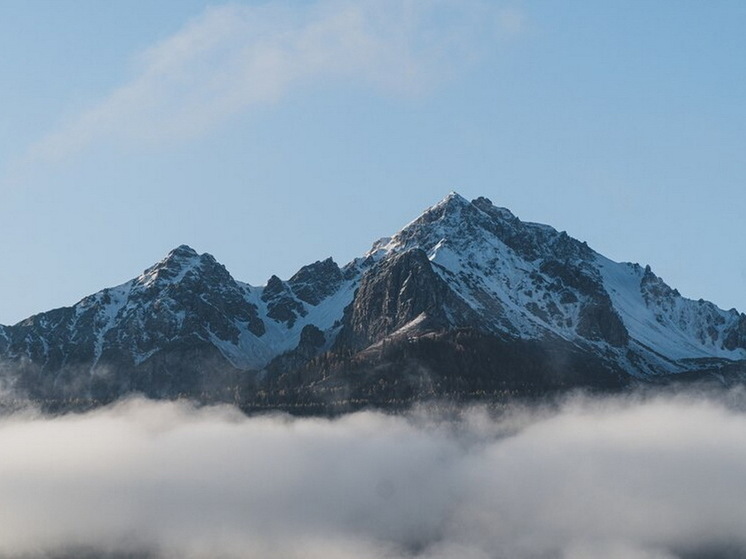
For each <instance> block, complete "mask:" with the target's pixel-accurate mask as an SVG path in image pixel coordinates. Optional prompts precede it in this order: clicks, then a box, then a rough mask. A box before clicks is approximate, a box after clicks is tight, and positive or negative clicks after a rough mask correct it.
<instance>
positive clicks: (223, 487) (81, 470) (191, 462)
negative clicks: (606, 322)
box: [0, 398, 746, 559]
mask: <svg viewBox="0 0 746 559" xmlns="http://www.w3.org/2000/svg"><path fill="white" fill-rule="evenodd" d="M0 449H2V460H0V495H2V499H0V556H3V557H64V556H76V557H81V556H86V555H85V554H86V553H90V556H92V557H93V556H96V557H100V556H111V557H120V556H129V557H139V556H142V557H167V558H171V557H195V558H196V557H225V558H255V557H256V558H260V557H261V558H270V559H271V558H275V557H276V558H300V557H303V558H319V559H321V558H324V559H329V558H342V557H358V558H371V559H372V558H392V559H393V558H405V557H421V558H427V559H444V558H450V557H463V558H467V559H471V558H473V559H482V558H488V557H490V558H492V557H510V558H519V559H520V558H537V557H540V558H543V557H547V558H555V557H557V558H565V559H585V558H596V557H605V558H612V559H613V558H620V559H621V558H624V559H630V558H632V559H636V558H641V559H642V558H646V559H648V558H673V557H681V558H685V559H692V558H695V557H703V558H704V557H709V558H712V557H736V556H738V557H741V556H743V553H744V551H746V515H744V514H743V510H744V503H746V484H744V483H743V475H744V474H743V472H744V465H746V416H744V414H743V413H742V412H739V411H732V410H731V409H730V408H728V407H726V406H724V405H722V404H720V403H718V402H716V401H713V400H711V399H709V400H705V401H702V400H700V401H697V400H695V399H689V398H678V399H651V400H647V401H628V400H625V401H603V402H598V401H592V400H585V401H574V402H569V403H567V404H565V405H563V406H562V407H561V408H560V409H554V410H551V411H550V410H528V409H516V410H512V411H509V412H507V413H505V414H503V415H501V416H500V418H499V419H496V418H493V417H491V416H490V415H489V414H487V413H486V412H485V411H484V410H482V409H478V408H475V409H471V410H468V411H466V412H464V413H463V414H462V415H461V416H460V417H459V418H457V419H455V420H454V419H452V420H445V419H443V418H442V417H440V418H439V417H436V416H435V415H432V414H428V413H424V412H421V413H414V414H411V415H409V416H406V417H404V416H387V415H384V414H380V413H372V412H363V413H356V414H353V415H349V416H345V417H342V418H339V419H336V420H328V419H292V418H289V417H285V416H266V417H253V418H246V417H244V416H242V415H240V414H239V413H238V412H236V411H235V410H232V409H230V408H223V407H218V408H202V409H194V408H192V407H190V406H188V405H186V404H179V403H154V402H148V401H142V400H132V401H128V402H125V403H122V404H119V405H116V406H114V407H111V408H107V409H103V410H99V411H96V412H93V413H88V414H83V415H68V416H64V417H57V418H45V417H41V416H29V415H25V416H22V415H16V416H11V417H7V418H4V419H3V420H2V421H1V422H0ZM66 554H67V555H66ZM107 554H108V555H107Z"/></svg>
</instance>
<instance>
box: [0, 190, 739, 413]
mask: <svg viewBox="0 0 746 559" xmlns="http://www.w3.org/2000/svg"><path fill="white" fill-rule="evenodd" d="M459 332H460V334H458V335H457V333H459ZM467 332H471V334H467ZM428 340H429V341H428ZM434 340H437V343H436V342H435V341H434ZM490 340H491V341H490ZM428 344H429V345H428ZM433 344H435V345H433ZM427 347H429V348H430V349H431V350H432V352H434V353H435V354H438V355H441V357H442V358H441V359H439V360H438V362H436V363H433V362H430V360H429V358H428V354H427V351H426V350H425V349H423V348H427ZM542 355H543V356H544V357H540V356H542ZM0 356H1V360H0V363H1V366H2V370H3V371H4V372H3V377H2V378H3V379H4V381H5V383H6V384H13V385H15V386H16V387H17V388H19V389H22V390H23V391H25V392H26V393H30V394H32V395H34V396H35V397H39V398H43V397H48V396H50V395H51V396H55V397H57V396H60V395H62V396H64V397H73V396H82V397H94V396H96V397H107V398H111V397H115V396H117V395H119V394H121V393H125V392H128V391H133V390H138V391H142V392H145V393H146V394H151V395H154V396H158V397H171V396H174V395H178V394H180V393H185V394H189V395H195V394H198V395H199V394H217V393H219V394H220V395H221V396H220V398H223V399H224V398H226V397H227V396H226V395H227V394H232V395H234V397H236V398H253V397H254V396H252V395H256V394H258V393H266V392H267V390H270V391H271V390H272V389H273V388H272V387H276V386H279V384H277V383H278V382H279V381H278V379H280V378H282V379H284V380H283V381H282V383H280V384H282V385H283V388H282V390H285V391H287V390H291V391H292V390H296V389H297V390H300V391H301V392H302V391H303V390H304V388H303V386H314V387H315V388H314V389H319V390H322V389H323V390H326V388H323V387H325V386H326V387H327V388H328V389H329V390H331V389H332V388H330V387H332V386H335V384H334V383H335V382H336V383H337V384H339V383H341V382H342V380H341V379H344V382H343V384H345V385H346V386H348V387H349V386H350V385H351V384H352V385H354V384H355V382H358V381H360V382H363V383H364V382H367V381H362V380H360V379H364V378H368V376H367V373H365V374H363V373H362V372H361V371H363V370H365V371H370V370H387V371H389V372H388V373H387V376H386V379H383V380H384V381H385V382H383V384H381V383H380V382H379V381H381V380H382V379H378V380H377V381H376V382H379V385H378V386H388V385H389V384H390V385H391V386H394V385H395V384H396V383H398V382H399V380H402V379H403V377H402V379H398V378H397V374H399V373H397V371H399V372H400V373H401V372H402V371H404V370H406V371H410V373H407V375H405V376H406V378H409V379H410V380H411V379H418V378H419V380H418V381H417V382H420V381H421V380H422V378H424V377H423V375H424V376H428V375H430V376H432V375H433V374H435V376H436V377H438V378H439V379H440V380H439V381H438V382H440V385H439V386H441V387H442V386H446V385H447V386H451V387H453V386H462V388H463V386H465V385H459V383H458V382H456V380H454V379H458V378H462V380H463V379H464V378H466V377H469V375H472V373H473V372H474V371H480V372H479V374H478V375H477V376H478V377H479V380H478V382H477V380H475V379H474V378H472V380H471V381H470V382H471V383H472V384H471V385H469V386H472V385H473V386H476V385H479V384H480V383H481V384H482V385H485V384H490V385H492V384H496V383H497V384H499V383H503V384H504V383H508V384H511V383H512V385H520V384H521V382H523V381H521V379H523V380H524V381H525V380H526V379H528V378H532V379H534V381H532V382H531V383H532V386H535V385H536V384H537V382H539V381H537V380H536V379H538V378H542V379H544V380H542V381H541V382H545V383H549V384H551V383H552V382H554V381H557V382H559V380H558V379H565V380H563V381H562V382H560V384H562V383H567V382H570V381H569V380H567V379H572V378H574V379H582V381H581V380H577V383H580V384H592V381H593V379H594V378H598V379H601V380H600V381H599V382H600V383H601V384H608V381H609V379H610V378H615V379H618V378H629V377H636V378H639V379H649V378H659V377H662V376H666V375H674V374H680V373H687V374H691V373H696V372H698V371H705V370H706V371H710V372H713V371H714V372H718V371H721V372H722V371H733V370H736V371H740V369H741V367H742V363H743V362H744V360H746V316H745V315H743V314H740V313H738V312H736V311H735V310H731V311H723V310H721V309H719V308H717V307H716V306H715V305H713V304H711V303H708V302H706V301H702V300H700V301H692V300H688V299H685V298H683V297H681V295H680V294H679V293H678V292H677V291H676V290H674V289H672V288H670V287H669V286H667V285H666V284H665V283H664V282H663V281H662V280H661V279H660V278H658V277H657V276H655V274H654V273H653V272H652V270H651V269H650V268H649V267H646V268H642V267H641V266H638V265H636V264H624V263H622V264H620V263H616V262H612V261H610V260H608V259H606V258H604V257H603V256H601V255H599V254H598V253H596V252H594V251H593V250H592V249H590V248H589V247H588V246H587V245H586V244H585V243H583V242H580V241H577V240H575V239H573V238H571V237H570V236H568V235H567V234H566V233H564V232H558V231H557V230H555V229H554V228H552V227H549V226H547V225H541V224H535V223H526V222H523V221H521V220H519V219H518V218H517V217H515V216H514V215H513V214H512V213H511V212H510V211H508V210H507V209H504V208H499V207H496V206H494V205H493V204H492V203H491V202H490V201H489V200H487V199H486V198H477V199H476V200H474V201H472V202H469V201H467V200H465V199H464V198H462V197H461V196H459V195H458V194H455V193H453V194H450V195H449V196H447V197H446V198H445V199H444V200H442V201H441V202H439V203H438V204H436V205H435V206H433V207H431V208H429V209H428V210H426V211H425V212H424V213H423V214H422V215H421V216H420V217H419V218H417V219H416V220H414V221H413V222H411V223H410V224H409V225H407V226H406V227H405V228H404V229H402V230H401V231H399V232H398V233H396V234H395V235H394V236H393V237H388V238H385V239H382V240H380V241H378V242H377V243H375V244H374V246H373V248H372V249H371V250H370V251H369V252H368V253H367V254H366V255H364V256H362V257H361V258H358V259H356V260H354V261H353V262H351V263H349V264H347V265H346V266H344V267H342V268H340V267H339V266H338V265H337V264H336V263H335V262H334V261H333V260H331V259H326V260H323V261H318V262H315V263H313V264H310V265H308V266H304V267H303V268H301V269H300V270H299V271H298V272H297V273H296V274H294V275H293V276H292V277H291V278H289V279H288V280H286V281H283V280H281V279H280V278H278V277H276V276H272V277H271V278H270V279H269V281H268V282H267V284H266V285H265V286H257V287H255V286H250V285H248V284H245V283H241V282H238V281H236V280H234V279H233V278H232V277H231V275H230V274H229V273H228V271H227V270H226V269H225V268H224V267H223V266H222V265H221V264H219V263H218V262H217V261H216V260H215V259H214V258H213V257H212V256H210V255H209V254H202V255H199V254H197V253H196V252H195V251H194V250H192V249H191V248H189V247H187V246H180V247H178V248H176V249H174V250H173V251H172V252H170V253H169V254H168V255H167V256H166V257H165V258H164V259H163V260H162V261H161V262H159V263H157V264H155V265H154V266H152V267H151V268H149V269H147V270H145V271H144V272H143V273H142V274H141V275H140V276H138V277H137V278H135V279H133V280H131V281H129V282H127V283H124V284H122V285H120V286H117V287H113V288H107V289H104V290H103V291H100V292H99V293H96V294H94V295H91V296H89V297H86V298H85V299H83V300H82V301H80V302H79V303H78V304H77V305H75V306H73V307H68V308H62V309H56V310H53V311H50V312H47V313H42V314H39V315H36V316H33V317H30V318H28V319H26V320H24V321H22V322H20V323H18V324H16V325H13V326H3V327H0ZM443 363H448V367H447V370H446V369H443V370H440V368H439V367H441V366H442V365H443ZM506 364H507V365H506ZM418 367H419V368H418ZM468 367H470V369H469V370H467V368H468ZM571 368H572V370H571ZM539 370H541V371H543V372H542V373H541V374H540V375H539V376H537V375H538V374H539V373H537V372H536V371H539ZM351 371H358V373H359V374H358V373H356V375H357V376H355V375H353V376H352V377H350V374H352V373H351ZM412 371H420V372H419V373H413V372H412ZM531 371H534V372H533V373H532V372H531ZM546 371H549V372H551V374H550V375H549V377H547V376H546V375H547V374H549V373H546ZM578 371H585V372H583V374H581V375H579V376H578V374H576V373H578ZM436 372H437V374H436ZM571 373H572V374H571ZM402 374H403V373H402ZM729 374H731V375H734V374H735V373H729ZM739 374H740V373H739ZM418 375H420V376H419V377H418ZM449 375H450V376H452V377H453V378H451V377H450V376H449ZM532 375H533V376H532ZM542 375H543V376H542ZM594 375H595V376H594ZM472 376H473V375H472ZM736 376H737V375H736ZM355 378H357V379H358V381H355V380H354V379H355ZM470 378H471V377H470ZM288 379H295V380H293V381H292V382H290V381H288ZM552 379H554V381H553V380H552ZM369 380H370V379H369ZM371 382H372V381H371ZM402 382H403V380H402ZM412 382H413V383H414V384H412V386H415V385H416V384H417V383H416V382H415V381H412ZM475 382H476V383H477V384H476V385H474V383H475ZM293 383H295V384H293ZM454 383H455V384H454ZM404 384H407V383H404ZM410 384H411V383H410ZM467 384H468V383H467ZM396 385H397V386H399V387H400V389H401V383H400V384H396ZM407 386H409V385H407ZM418 386H419V385H418ZM319 387H321V388H319ZM357 388H358V389H360V387H359V386H358V387H357ZM410 388H411V387H410ZM323 390H322V391H323ZM370 390H373V389H372V388H371V389H370ZM412 390H414V389H412ZM405 392H406V391H405ZM371 393H372V392H371ZM236 395H238V396H236Z"/></svg>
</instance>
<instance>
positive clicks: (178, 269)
mask: <svg viewBox="0 0 746 559" xmlns="http://www.w3.org/2000/svg"><path fill="white" fill-rule="evenodd" d="M204 263H209V264H212V265H214V266H221V265H220V264H218V262H217V261H216V260H215V258H213V256H212V255H210V254H207V253H203V254H199V253H197V251H196V250H194V249H193V248H192V247H190V246H189V245H179V246H177V247H176V248H174V249H173V250H171V251H169V253H168V254H167V255H166V256H165V257H164V258H163V259H162V260H160V261H159V262H157V263H156V264H154V265H153V266H151V267H150V268H148V269H146V270H145V271H144V272H143V273H142V274H141V275H140V276H139V277H138V278H136V280H135V282H136V283H137V284H140V285H144V286H146V287H147V286H151V285H153V284H154V283H155V282H156V281H159V280H166V281H168V282H171V283H176V282H179V281H181V280H182V279H183V278H184V276H185V275H186V274H187V273H188V272H189V271H190V270H194V269H197V268H200V267H201V266H202V264H204Z"/></svg>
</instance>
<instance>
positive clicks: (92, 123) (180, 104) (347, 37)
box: [29, 0, 520, 159]
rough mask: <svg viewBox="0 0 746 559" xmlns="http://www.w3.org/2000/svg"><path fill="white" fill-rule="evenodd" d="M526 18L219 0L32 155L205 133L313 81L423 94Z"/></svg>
mask: <svg viewBox="0 0 746 559" xmlns="http://www.w3.org/2000/svg"><path fill="white" fill-rule="evenodd" d="M519 20H520V15H519V14H518V13H517V12H515V11H505V10H500V9H498V7H497V5H496V4H493V3H492V2H484V1H482V0H458V1H456V0H404V1H400V0H362V1H347V0H320V1H317V2H313V3H310V4H290V3H278V2H273V3H268V4H260V5H253V6H251V5H240V4H228V5H222V6H218V7H211V8H208V9H207V10H206V11H205V12H204V13H203V14H202V15H200V16H199V17H197V18H196V19H194V20H193V21H191V22H190V23H189V24H187V25H186V26H185V27H184V28H182V29H181V30H180V31H178V32H177V33H176V34H174V35H173V36H171V37H169V38H167V39H165V40H164V41H162V42H160V43H159V44H156V45H154V46H153V47H151V48H150V49H148V50H147V51H146V52H145V53H143V54H142V55H141V56H140V57H139V59H138V60H139V68H140V70H139V72H138V73H137V75H136V76H135V77H134V78H133V79H132V80H131V81H130V82H129V83H126V84H124V85H122V86H121V87H119V88H118V89H116V90H114V91H112V92H111V94H110V95H109V96H108V97H106V98H105V99H103V100H102V101H101V102H100V103H99V104H98V105H96V106H94V107H92V108H90V109H88V110H87V111H84V112H83V113H82V114H80V115H78V116H77V117H75V118H73V119H71V120H70V121H69V122H68V123H66V124H64V125H63V126H61V127H60V128H59V129H57V130H56V131H54V132H52V133H50V134H49V135H48V136H46V137H45V138H43V139H42V140H41V141H40V142H39V143H37V144H36V145H35V146H33V147H32V149H31V153H30V155H29V158H31V159H39V158H42V159H50V158H51V159H55V158H62V157H65V156H68V155H71V154H75V153H77V152H79V151H81V150H83V149H85V148H86V147H87V146H89V145H91V144H93V143H97V142H100V141H114V142H125V143H127V144H138V145H142V144H143V143H144V144H155V143H158V142H163V141H170V140H174V139H183V138H190V137H194V136H197V135H199V134H201V133H203V132H205V131H206V130H209V129H210V128H212V127H213V126H215V125H217V124H219V123H221V122H223V121H225V120H226V119H228V118H230V117H231V116H234V115H236V114H239V113H241V112H243V111H246V110H247V109H250V108H252V107H257V106H263V105H267V104H270V103H273V102H276V101H278V100H279V99H281V98H282V97H283V95H285V94H287V93H288V92H289V91H290V90H292V89H293V88H296V87H299V86H302V85H303V84H307V83H311V82H319V81H323V80H335V79H342V80H351V81H352V82H355V83H363V84H369V85H371V86H374V87H377V88H379V89H381V90H383V91H386V92H389V93H394V94H412V93H417V92H419V91H422V90H423V89H425V88H427V87H428V86H429V85H430V84H432V83H434V82H436V81H437V80H439V79H442V78H443V76H445V75H448V74H449V73H450V72H452V71H454V70H455V69H456V68H458V67H459V66H460V65H462V64H463V63H464V60H466V59H468V58H470V57H473V55H474V54H475V52H477V51H478V50H479V49H480V48H481V47H482V46H484V43H483V42H484V41H489V40H490V38H492V37H493V36H495V35H499V34H500V33H505V34H510V33H513V32H514V31H515V29H516V25H517V23H516V22H518V21H519Z"/></svg>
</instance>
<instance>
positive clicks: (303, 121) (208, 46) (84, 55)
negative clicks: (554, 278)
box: [0, 0, 746, 324]
mask: <svg viewBox="0 0 746 559" xmlns="http://www.w3.org/2000/svg"><path fill="white" fill-rule="evenodd" d="M744 28H746V4H745V3H743V2H741V1H740V0H739V1H727V0H723V1H717V2H695V1H685V0H684V1H681V2H677V3H675V4H674V3H671V2H668V1H656V0H645V1H642V0H640V1H624V2H622V1H615V0H612V1H608V2H595V1H590V0H588V1H581V0H568V1H566V2H562V3H559V2H549V1H538V0H537V1H528V0H526V1H521V0H504V1H502V0H494V1H486V0H485V1H480V0H458V1H456V0H401V1H391V0H375V1H373V0H371V1H364V0H361V1H357V2H352V1H343V0H317V1H302V0H296V1H290V0H287V1H262V2H259V1H234V2H230V3H222V2H203V1H197V0H174V1H171V0H160V1H159V2H145V1H144V0H138V1H134V2H133V1H123V0H109V1H107V2H100V1H99V0H2V1H0V52H2V56H0V76H2V83H3V85H2V87H1V88H0V195H1V196H2V198H1V203H0V239H1V242H0V262H2V270H3V271H2V274H0V294H1V295H0V323H2V324H13V323H15V322H17V321H19V320H21V319H23V318H25V317H27V316H29V315H31V314H34V313H37V312H42V311H45V310H49V309H51V308H55V307H59V306H66V305H71V304H74V303H75V302H76V301H78V300H79V299H81V298H82V297H84V296H85V295H88V294H90V293H93V292H96V291H98V290H100V289H102V288H104V287H107V286H113V285H118V284H120V283H123V282H125V281H127V280H129V279H130V278H132V277H135V276H137V275H138V274H139V273H140V272H141V271H142V270H143V269H144V268H146V267H148V266H150V265H152V264H153V263H155V262H156V261H158V260H160V259H161V258H162V257H163V256H164V255H165V254H166V253H167V252H168V251H169V250H171V249H172V248H174V247H176V246H177V245H180V244H188V245H190V246H192V247H194V248H195V249H196V250H197V251H199V252H209V253H211V254H213V255H214V256H215V257H216V258H217V259H218V260H219V261H220V262H222V263H223V264H225V266H226V267H227V268H228V270H229V271H230V272H231V273H232V275H233V276H234V277H235V278H236V279H238V280H241V281H245V282H248V283H251V284H252V285H262V284H264V283H265V282H266V280H267V279H268V278H269V277H270V275H272V274H277V275H278V276H280V277H281V278H287V277H289V276H290V275H292V274H293V273H294V272H295V271H296V270H297V269H298V268H300V267H301V266H303V265H305V264H309V263H311V262H314V261H316V260H320V259H324V258H326V257H328V256H332V257H333V258H334V259H335V260H336V261H337V262H338V263H340V264H344V263H346V262H347V261H349V260H351V259H352V258H354V257H356V256H359V255H361V254H363V253H364V252H366V251H367V250H368V249H369V248H370V245H371V244H372V243H373V242H374V241H375V240H376V239H378V238H379V237H383V236H387V235H391V234H393V233H394V232H396V231H397V230H399V229H400V228H401V227H402V226H403V225H404V224H406V223H407V222H409V221H410V220H412V219H413V218H415V217H417V215H419V214H420V213H421V212H422V211H423V210H424V209H425V208H427V207H428V206H431V205H433V204H435V203H436V202H437V201H438V200H440V199H441V198H443V197H444V196H445V195H446V194H447V193H448V192H449V191H451V190H456V191H458V192H459V193H460V194H462V195H463V196H465V197H467V198H475V197H477V196H486V197H488V198H490V199H491V200H492V201H493V203H495V204H496V205H499V206H504V207H507V208H509V209H511V211H513V213H515V214H516V215H517V216H518V217H520V218H521V219H523V220H527V221H537V222H541V223H548V224H551V225H553V226H554V227H556V228H557V229H559V230H565V231H567V232H568V233H569V234H570V235H572V236H574V237H576V238H578V239H581V240H584V241H587V242H588V244H589V245H590V246H591V247H592V248H594V249H595V250H597V251H598V252H601V253H602V254H604V255H606V256H608V257H610V258H612V259H614V260H617V261H633V262H639V263H641V264H650V265H651V266H652V268H653V270H654V271H655V272H656V273H657V274H658V275H659V276H661V277H662V278H663V279H664V280H665V281H666V282H667V283H669V284H670V285H671V286H672V287H675V288H678V289H679V291H680V292H681V293H682V294H683V295H685V296H687V297H690V298H694V299H698V298H704V299H708V300H711V301H713V302H715V303H716V304H718V305H719V306H721V307H723V308H726V309H728V308H731V307H736V308H738V309H739V310H742V311H746V237H745V236H744V234H743V225H742V221H743V215H744V213H745V210H746V188H745V186H746V157H744V154H745V153H746V34H744V33H743V29H744Z"/></svg>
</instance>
